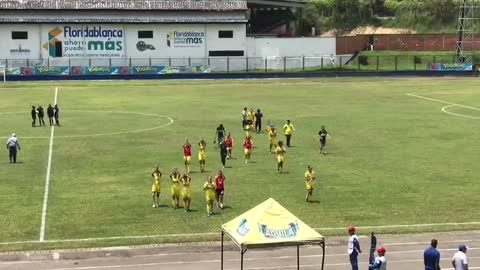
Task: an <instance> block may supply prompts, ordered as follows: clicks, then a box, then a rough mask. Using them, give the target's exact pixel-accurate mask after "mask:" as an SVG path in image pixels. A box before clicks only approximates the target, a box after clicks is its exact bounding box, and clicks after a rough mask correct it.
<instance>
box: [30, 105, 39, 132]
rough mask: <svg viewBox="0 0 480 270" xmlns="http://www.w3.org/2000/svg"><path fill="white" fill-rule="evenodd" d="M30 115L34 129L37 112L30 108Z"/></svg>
mask: <svg viewBox="0 0 480 270" xmlns="http://www.w3.org/2000/svg"><path fill="white" fill-rule="evenodd" d="M30 114H31V115H32V127H34V126H35V122H37V110H36V109H35V106H32V111H31V112H30Z"/></svg>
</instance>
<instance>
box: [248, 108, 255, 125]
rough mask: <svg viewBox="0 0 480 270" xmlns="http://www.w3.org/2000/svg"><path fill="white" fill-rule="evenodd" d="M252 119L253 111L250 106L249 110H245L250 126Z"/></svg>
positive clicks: (253, 117) (253, 116)
mask: <svg viewBox="0 0 480 270" xmlns="http://www.w3.org/2000/svg"><path fill="white" fill-rule="evenodd" d="M254 119H255V112H254V111H253V109H252V108H250V111H248V112H247V122H248V123H249V124H250V125H251V126H252V125H253V120H254Z"/></svg>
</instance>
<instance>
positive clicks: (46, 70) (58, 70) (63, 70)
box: [34, 66, 70, 75]
mask: <svg viewBox="0 0 480 270" xmlns="http://www.w3.org/2000/svg"><path fill="white" fill-rule="evenodd" d="M34 71H35V75H69V74H70V67H68V66H55V67H34Z"/></svg>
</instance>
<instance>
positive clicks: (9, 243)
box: [0, 221, 480, 245]
mask: <svg viewBox="0 0 480 270" xmlns="http://www.w3.org/2000/svg"><path fill="white" fill-rule="evenodd" d="M465 225H480V222H478V221H474V222H462V223H460V222H449V223H427V224H403V225H383V226H357V227H356V228H357V229H381V228H393V229H394V228H415V227H437V226H465ZM314 230H316V231H324V230H339V231H340V230H346V227H335V228H314ZM472 233H473V232H472ZM207 235H220V232H205V233H185V234H156V235H127V236H111V237H92V238H77V239H57V240H43V241H38V240H30V241H28V240H27V241H12V242H0V245H13V244H34V243H64V242H89V241H102V240H121V239H148V238H165V237H186V236H207ZM399 244H401V243H399Z"/></svg>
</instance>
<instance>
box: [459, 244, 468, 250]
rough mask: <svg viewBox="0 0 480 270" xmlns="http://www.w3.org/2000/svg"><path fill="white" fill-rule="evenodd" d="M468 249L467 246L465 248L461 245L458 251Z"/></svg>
mask: <svg viewBox="0 0 480 270" xmlns="http://www.w3.org/2000/svg"><path fill="white" fill-rule="evenodd" d="M466 249H467V246H465V245H464V244H461V245H459V246H458V250H466Z"/></svg>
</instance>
